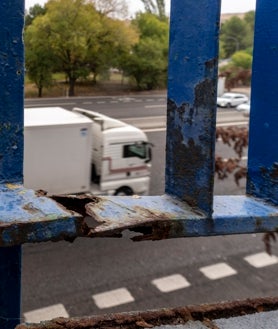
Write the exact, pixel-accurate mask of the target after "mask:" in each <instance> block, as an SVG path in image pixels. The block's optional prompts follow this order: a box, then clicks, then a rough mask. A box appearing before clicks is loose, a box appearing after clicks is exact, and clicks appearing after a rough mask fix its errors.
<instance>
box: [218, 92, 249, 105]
mask: <svg viewBox="0 0 278 329" xmlns="http://www.w3.org/2000/svg"><path fill="white" fill-rule="evenodd" d="M248 101H249V98H248V97H247V96H246V95H244V94H238V93H225V94H223V95H222V96H221V97H217V106H219V107H234V106H237V105H239V104H242V103H247V102H248Z"/></svg>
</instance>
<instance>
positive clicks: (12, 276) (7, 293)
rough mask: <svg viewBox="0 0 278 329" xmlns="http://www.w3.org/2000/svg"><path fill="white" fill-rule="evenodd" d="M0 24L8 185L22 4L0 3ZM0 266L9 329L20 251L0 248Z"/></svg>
mask: <svg viewBox="0 0 278 329" xmlns="http://www.w3.org/2000/svg"><path fill="white" fill-rule="evenodd" d="M0 22H1V26H0V141H1V142H0V183H1V184H5V183H7V184H11V183H18V182H19V183H20V182H22V158H23V156H22V155H23V81H24V63H23V41H22V30H23V23H24V1H23V0H6V1H1V2H0ZM10 207H11V208H12V207H13V200H11V205H10ZM0 264H1V265H0V328H4V329H11V328H14V327H15V325H16V324H18V323H19V319H20V275H21V247H18V246H15V247H10V248H1V249H0Z"/></svg>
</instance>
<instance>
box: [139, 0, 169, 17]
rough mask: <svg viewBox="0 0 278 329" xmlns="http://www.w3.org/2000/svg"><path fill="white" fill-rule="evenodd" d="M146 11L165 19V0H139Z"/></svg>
mask: <svg viewBox="0 0 278 329" xmlns="http://www.w3.org/2000/svg"><path fill="white" fill-rule="evenodd" d="M141 1H142V2H143V4H144V6H145V10H146V12H147V13H150V14H154V15H157V16H158V17H159V18H160V19H162V20H163V19H165V18H166V14H165V0H141Z"/></svg>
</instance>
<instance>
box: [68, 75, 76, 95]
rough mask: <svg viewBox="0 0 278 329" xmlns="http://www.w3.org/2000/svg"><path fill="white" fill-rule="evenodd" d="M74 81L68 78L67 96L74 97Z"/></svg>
mask: <svg viewBox="0 0 278 329" xmlns="http://www.w3.org/2000/svg"><path fill="white" fill-rule="evenodd" d="M75 81H76V79H74V78H71V77H69V96H70V97H71V96H74V87H75Z"/></svg>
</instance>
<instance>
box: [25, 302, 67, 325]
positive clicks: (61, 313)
mask: <svg viewBox="0 0 278 329" xmlns="http://www.w3.org/2000/svg"><path fill="white" fill-rule="evenodd" d="M23 315H24V319H25V321H26V322H31V323H37V322H40V321H46V320H51V319H53V318H57V317H64V318H68V317H69V315H68V312H67V311H66V309H65V307H64V305H63V304H56V305H52V306H48V307H44V308H40V309H37V310H34V311H30V312H26V313H24V314H23Z"/></svg>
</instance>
